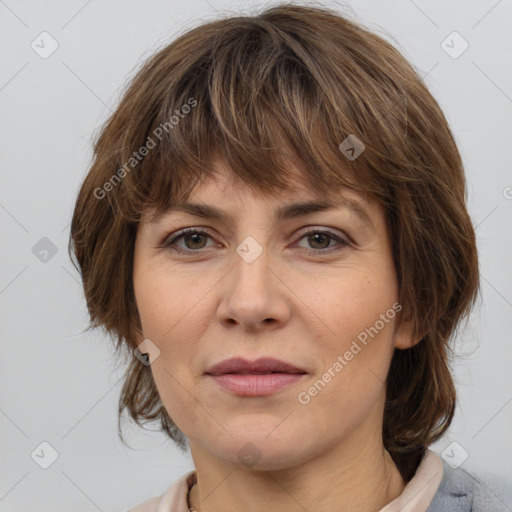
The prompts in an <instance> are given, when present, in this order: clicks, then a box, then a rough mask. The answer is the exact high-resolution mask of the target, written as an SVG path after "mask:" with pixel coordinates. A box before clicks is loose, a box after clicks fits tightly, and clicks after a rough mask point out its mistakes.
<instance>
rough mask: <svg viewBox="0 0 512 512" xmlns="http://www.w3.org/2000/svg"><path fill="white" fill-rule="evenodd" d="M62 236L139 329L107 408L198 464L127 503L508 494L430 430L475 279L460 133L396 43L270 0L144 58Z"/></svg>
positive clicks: (126, 324) (388, 504)
mask: <svg viewBox="0 0 512 512" xmlns="http://www.w3.org/2000/svg"><path fill="white" fill-rule="evenodd" d="M70 250H71V252H72V253H73V254H74V255H75V256H76V259H77V262H78V265H79V267H80V270H81V273H82V278H83V283H84V290H85V295H86V298H87V304H88V308H89V312H90V315H91V325H93V326H103V327H104V328H105V329H106V330H107V332H109V333H110V334H112V335H114V336H115V338H116V339H117V342H116V348H117V349H118V351H119V352H123V351H128V352H129V353H130V354H131V362H130V365H129V367H128V370H127V374H126V380H125V383H124V387H123V391H122V395H121V399H120V404H119V405H120V406H119V413H120V414H121V412H122V411H123V410H124V409H127V410H128V412H129V414H130V415H131V417H132V418H133V419H134V420H135V421H136V422H138V423H139V424H140V422H141V421H151V420H159V421H160V423H161V427H162V430H163V431H164V432H166V434H167V435H168V436H169V437H170V438H171V439H172V440H173V441H174V442H176V444H177V445H178V446H179V447H180V448H181V449H183V450H185V449H186V445H187V444H188V445H189V447H190V451H191V455H192V458H193V461H194V466H195V470H194V471H192V472H190V473H188V474H186V475H183V477H182V478H180V479H179V480H178V481H176V482H174V483H173V485H172V486H171V487H169V489H167V490H166V491H165V492H164V494H163V495H162V496H158V497H154V498H152V499H150V500H148V501H146V502H144V503H143V504H141V505H139V506H138V507H136V508H134V509H132V510H134V511H143V510H144V511H150V510H151V511H158V512H164V511H166V512H169V511H173V512H174V511H180V512H184V511H186V510H188V509H191V510H197V511H200V512H216V511H221V510H222V511H231V510H246V511H254V512H256V511H263V510H265V511H274V510H275V511H277V510H286V511H296V510H297V511H299V510H301V511H302V510H317V511H322V512H324V511H325V512H328V511H334V510H336V511H337V512H343V511H353V510H358V511H372V512H373V511H378V510H380V511H385V512H391V511H398V510H401V511H412V510H414V511H416V512H419V511H427V510H428V511H429V512H433V511H441V510H443V511H445V510H468V511H469V510H493V511H494V510H501V509H500V508H499V506H500V501H499V500H496V499H495V498H492V501H490V500H491V498H490V496H491V495H490V493H488V492H486V489H485V486H483V485H482V484H479V483H478V482H477V480H475V479H474V478H473V477H471V476H470V475H469V473H466V472H464V470H462V469H460V468H459V469H456V470H455V469H452V468H451V467H450V466H449V465H447V464H446V463H445V462H443V460H442V459H441V458H440V457H439V456H438V455H436V454H435V453H434V452H433V451H431V450H429V448H428V447H429V445H430V444H431V443H433V442H434V441H436V440H437V439H439V438H440V437H441V435H442V434H443V433H444V432H445V431H446V429H447V428H448V427H449V425H450V423H451V421H452V418H453V415H454V410H455V388H454V384H453V381H452V377H451V375H450V371H449V368H448V365H447V357H448V352H449V345H448V342H449V339H450V336H451V335H452V333H453V332H454V331H455V329H456V327H457V325H458V324H459V322H461V321H462V319H464V318H465V317H466V316H467V315H468V314H469V312H470V310H471V307H472V306H473V304H474V301H475V298H476V296H477V292H478V283H479V281H478V279H479V278H478V259H477V250H476V244H475V234H474V230H473V226H472V224H471V221H470V217H469V215H468V212H467V210H466V205H465V177H464V171H463V167H462V163H461V158H460V154H459V152H458V150H457V147H456V145H455V142H454V139H453V137H452V134H451V131H450V129H449V127H448V125H447V122H446V119H445V117H444V115H443V113H442V111H441V110H440V108H439V105H438V104H437V102H436V101H435V99H434V98H433V97H432V96H431V94H430V93H429V92H428V90H427V88H426V86H425V85H424V83H423V82H422V80H421V79H420V78H419V76H418V74H417V73H416V72H415V71H414V70H413V68H412V67H411V65H410V64H409V63H408V62H407V61H406V60H405V59H404V58H403V57H402V56H401V55H400V54H399V52H398V51H397V50H395V49H394V48H393V47H392V46H391V45H390V44H388V43H387V42H385V41H384V40H383V39H381V38H380V37H378V36H376V35H374V34H372V33H370V32H369V31H367V30H366V29H363V28H362V27H360V26H358V25H357V24H356V23H355V22H353V21H350V20H348V19H346V18H344V17H342V16H341V15H339V14H338V13H336V12H333V11H330V10H328V9H323V8H318V7H305V6H297V5H293V4H283V5H280V6H276V7H272V8H269V9H267V10H266V11H264V12H262V13H261V14H259V15H257V16H253V17H233V18H228V19H222V20H218V21H214V22H209V23H206V24H203V25H202V26H200V27H198V28H195V29H193V30H191V31H189V32H187V33H185V34H184V35H182V36H181V37H179V38H178V39H177V40H176V41H174V42H173V43H172V44H170V45H169V46H167V47H165V48H163V49H162V50H161V51H159V52H158V53H157V54H156V55H154V56H153V57H151V58H150V59H149V60H148V61H147V62H146V63H145V64H144V66H143V67H142V69H141V70H140V72H139V73H138V74H137V76H136V77H135V78H134V80H133V81H132V83H131V85H130V87H129V89H128V90H127V92H126V93H125V95H124V97H123V99H122V101H121V103H120V105H119V107H118V108H117V110H116V112H115V113H114V114H113V115H112V117H111V118H110V119H109V121H108V122H107V124H106V125H105V127H104V128H103V130H102V133H101V135H100V137H99V139H98V141H97V143H96V146H95V161H94V164H93V166H92V168H91V169H90V172H89V173H88V175H87V177H86V179H85V181H84V183H83V184H82V187H81V189H80V192H79V195H78V198H77V202H76V207H75V211H74V215H73V221H72V228H71V240H70Z"/></svg>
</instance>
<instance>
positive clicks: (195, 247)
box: [163, 228, 211, 254]
mask: <svg viewBox="0 0 512 512" xmlns="http://www.w3.org/2000/svg"><path fill="white" fill-rule="evenodd" d="M206 237H209V238H211V237H210V235H209V234H208V233H207V232H206V231H203V230H201V229H196V228H186V229H183V230H182V231H180V232H179V233H178V234H177V235H176V236H175V237H173V238H171V239H169V240H168V241H166V242H164V243H163V248H165V249H169V250H171V251H176V252H178V253H180V254H197V253H198V252H199V249H203V248H204V247H205V244H204V243H203V242H204V241H205V240H206ZM182 240H183V241H184V242H185V246H186V247H185V248H183V247H179V246H178V245H176V244H177V242H179V241H182ZM189 240H190V242H188V241H189ZM190 249H192V250H190Z"/></svg>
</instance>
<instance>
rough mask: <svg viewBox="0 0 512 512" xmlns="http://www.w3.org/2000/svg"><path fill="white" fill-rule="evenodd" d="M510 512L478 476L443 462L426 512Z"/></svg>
mask: <svg viewBox="0 0 512 512" xmlns="http://www.w3.org/2000/svg"><path fill="white" fill-rule="evenodd" d="M446 510H450V511H453V512H510V508H508V507H507V506H506V505H505V504H504V503H503V501H502V500H501V499H500V498H499V496H497V495H496V494H495V493H494V492H493V491H492V490H491V489H490V487H489V486H488V485H486V484H485V483H484V482H483V481H482V480H481V479H480V478H479V477H478V476H476V475H474V474H472V473H471V472H469V471H466V470H464V469H462V468H458V469H453V468H452V467H451V466H450V465H449V464H447V463H446V462H445V461H444V460H443V478H442V480H441V483H440V484H439V488H438V490H437V492H436V494H435V496H434V498H433V500H432V502H431V504H430V506H429V507H428V509H427V512H444V511H446Z"/></svg>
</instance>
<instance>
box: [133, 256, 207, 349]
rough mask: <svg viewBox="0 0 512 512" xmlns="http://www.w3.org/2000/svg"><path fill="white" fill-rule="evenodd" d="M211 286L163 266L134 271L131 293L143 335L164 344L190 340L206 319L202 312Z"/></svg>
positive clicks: (200, 279) (202, 280)
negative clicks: (170, 340)
mask: <svg viewBox="0 0 512 512" xmlns="http://www.w3.org/2000/svg"><path fill="white" fill-rule="evenodd" d="M211 288H212V284H211V283H210V282H209V280H208V279H207V278H205V277H202V278H199V277H195V276H191V275H188V274H187V273H186V272H177V271H176V270H175V269H173V271H172V272H171V271H170V270H169V269H166V268H165V266H163V265H158V264H156V265H153V266H147V267H140V268H138V269H136V270H135V271H134V290H135V296H136V298H137V307H138V310H139V314H140V317H141V323H142V327H143V332H144V334H145V336H147V337H149V338H151V337H154V338H155V340H160V341H161V342H162V343H163V344H164V345H167V344H168V340H169V339H172V338H178V339H182V340H183V339H184V338H185V339H190V338H193V332H194V331H195V330H197V329H200V326H201V322H202V320H204V319H207V315H206V313H205V311H204V309H205V306H206V304H207V300H206V299H207V295H208V292H209V291H210V290H211Z"/></svg>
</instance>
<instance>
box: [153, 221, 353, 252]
mask: <svg viewBox="0 0 512 512" xmlns="http://www.w3.org/2000/svg"><path fill="white" fill-rule="evenodd" d="M315 234H323V235H327V236H329V238H331V239H333V240H335V241H336V242H338V245H340V247H329V248H326V249H309V250H310V251H313V252H318V253H331V252H333V251H339V250H342V249H343V248H345V247H346V246H348V245H349V243H348V242H347V241H346V240H344V239H343V238H340V237H339V236H338V235H336V234H334V233H332V232H331V231H325V230H320V229H310V230H308V231H306V232H304V233H302V234H301V236H300V238H299V240H301V239H302V238H305V237H307V236H309V235H315ZM186 235H204V236H208V237H210V238H211V235H210V234H209V233H208V232H206V231H204V230H201V229H196V228H185V229H183V230H182V231H180V232H178V233H177V234H176V236H174V237H173V238H172V239H171V240H169V239H167V240H168V241H164V242H163V244H162V245H161V248H162V249H166V250H169V251H173V252H177V253H179V254H183V255H197V254H199V253H200V252H201V249H197V250H191V249H182V248H179V247H177V246H175V244H176V242H177V241H178V240H181V239H182V238H184V237H185V236H186ZM173 245H174V247H173ZM202 249H204V247H203V248H202Z"/></svg>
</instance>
